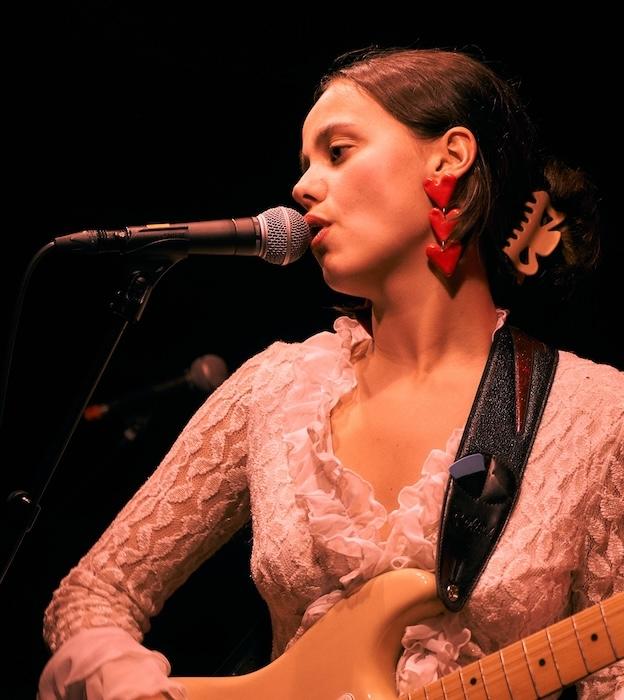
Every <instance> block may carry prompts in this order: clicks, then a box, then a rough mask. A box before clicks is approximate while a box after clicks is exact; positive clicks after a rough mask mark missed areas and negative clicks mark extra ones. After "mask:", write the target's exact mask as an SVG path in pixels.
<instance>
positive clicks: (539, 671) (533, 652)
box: [524, 630, 561, 698]
mask: <svg viewBox="0 0 624 700" xmlns="http://www.w3.org/2000/svg"><path fill="white" fill-rule="evenodd" d="M524 651H525V654H526V658H527V661H528V662H529V671H530V672H531V676H532V678H533V683H534V685H535V689H536V690H537V696H538V697H540V698H542V697H544V696H546V695H548V694H549V693H553V692H554V691H555V690H559V688H561V679H560V678H559V674H558V673H557V667H556V665H555V660H554V658H553V655H552V652H551V651H550V644H549V643H548V635H547V634H546V632H545V631H544V630H542V631H541V632H537V633H536V634H532V635H531V636H530V637H527V638H526V639H525V640H524Z"/></svg>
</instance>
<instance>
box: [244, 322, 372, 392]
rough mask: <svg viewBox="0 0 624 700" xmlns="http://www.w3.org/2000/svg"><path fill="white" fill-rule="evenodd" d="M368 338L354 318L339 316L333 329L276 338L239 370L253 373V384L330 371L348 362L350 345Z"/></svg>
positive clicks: (284, 380) (281, 381)
mask: <svg viewBox="0 0 624 700" xmlns="http://www.w3.org/2000/svg"><path fill="white" fill-rule="evenodd" d="M365 338H370V336H368V334H367V333H366V331H365V330H364V329H363V328H362V327H361V326H360V324H359V323H357V322H356V321H354V320H352V319H349V318H346V317H340V318H339V319H337V320H336V321H335V323H334V325H333V329H332V330H320V331H318V332H316V333H313V334H311V335H309V336H308V337H306V338H304V339H302V340H296V341H285V340H276V341H274V342H273V343H271V344H270V345H269V346H268V347H267V348H265V349H264V350H261V351H260V352H258V353H256V354H255V355H252V356H251V357H250V358H249V359H248V360H247V361H246V362H244V363H243V365H242V366H241V368H240V369H239V370H238V372H241V371H242V372H245V373H246V374H250V375H252V376H253V384H254V385H255V386H256V388H259V387H261V386H264V387H267V386H269V387H271V386H275V385H276V384H281V383H284V382H288V381H289V380H292V377H293V376H294V375H297V376H298V377H301V376H302V375H304V374H305V375H310V376H312V375H314V376H317V375H320V374H328V375H332V374H333V373H334V372H335V369H336V367H339V366H341V365H343V364H345V363H347V362H348V360H349V358H350V356H351V350H352V348H353V347H354V346H355V345H357V344H358V343H360V342H361V341H362V340H365Z"/></svg>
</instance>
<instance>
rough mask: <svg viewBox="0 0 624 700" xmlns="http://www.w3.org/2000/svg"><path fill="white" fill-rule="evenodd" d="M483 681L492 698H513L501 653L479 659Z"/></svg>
mask: <svg viewBox="0 0 624 700" xmlns="http://www.w3.org/2000/svg"><path fill="white" fill-rule="evenodd" d="M479 664H480V665H481V675H482V677H483V683H484V685H485V689H486V691H487V694H488V696H489V697H490V700H512V698H511V695H510V693H509V688H508V687H507V681H506V680H505V671H504V670H503V662H502V660H501V657H500V655H499V654H490V655H489V656H486V657H485V658H484V659H481V660H480V661H479Z"/></svg>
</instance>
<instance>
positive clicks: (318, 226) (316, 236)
mask: <svg viewBox="0 0 624 700" xmlns="http://www.w3.org/2000/svg"><path fill="white" fill-rule="evenodd" d="M303 218H304V220H305V222H306V223H307V224H308V226H309V227H310V230H311V231H312V235H313V238H312V241H311V242H310V245H313V246H315V245H318V244H319V243H320V242H321V240H322V239H323V238H325V236H326V235H327V232H328V230H329V227H330V226H331V223H330V222H329V221H327V220H326V219H322V218H321V217H320V216H316V215H314V214H306V215H305V216H304V217H303Z"/></svg>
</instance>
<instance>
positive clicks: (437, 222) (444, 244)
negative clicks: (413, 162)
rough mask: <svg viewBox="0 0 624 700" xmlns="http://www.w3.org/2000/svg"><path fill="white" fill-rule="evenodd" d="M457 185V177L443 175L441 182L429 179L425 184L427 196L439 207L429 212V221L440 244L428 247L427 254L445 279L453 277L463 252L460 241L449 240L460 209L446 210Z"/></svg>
mask: <svg viewBox="0 0 624 700" xmlns="http://www.w3.org/2000/svg"><path fill="white" fill-rule="evenodd" d="M456 184H457V178H456V177H455V175H442V177H441V178H440V179H439V180H434V179H433V178H431V177H428V178H426V179H425V181H424V182H423V187H424V190H425V192H426V193H427V196H428V197H429V199H430V200H431V201H432V202H433V203H434V204H436V205H437V206H436V207H433V209H432V210H431V211H430V212H429V221H430V222H431V228H432V229H433V233H434V234H435V237H436V239H437V240H438V242H437V243H432V244H431V245H428V246H427V248H426V250H425V252H426V254H427V257H428V258H429V260H431V262H432V263H433V264H434V265H435V266H436V267H437V268H438V269H439V270H440V272H442V274H443V275H445V277H451V276H452V274H453V273H454V272H455V268H456V267H457V263H458V262H459V258H460V257H461V254H462V250H463V246H462V244H461V243H460V242H459V241H454V240H449V238H450V235H451V234H452V233H453V229H454V228H455V226H456V225H457V222H458V221H459V216H460V215H461V210H460V209H451V211H447V210H446V205H447V204H448V203H449V202H450V201H451V197H452V196H453V192H454V191H455V185H456Z"/></svg>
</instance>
